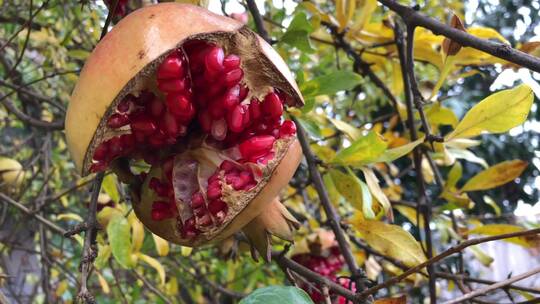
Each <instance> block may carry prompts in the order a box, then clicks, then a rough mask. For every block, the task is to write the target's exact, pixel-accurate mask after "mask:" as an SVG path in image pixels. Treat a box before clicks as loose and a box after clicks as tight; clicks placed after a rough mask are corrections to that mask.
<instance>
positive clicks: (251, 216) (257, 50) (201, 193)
mask: <svg viewBox="0 0 540 304" xmlns="http://www.w3.org/2000/svg"><path fill="white" fill-rule="evenodd" d="M141 31H142V32H141ZM195 31H199V32H195ZM133 35H135V36H133ZM139 48H140V50H139ZM130 58H135V61H134V62H133V63H130V62H129V59H130ZM141 61H142V62H141ZM136 67H140V70H137V69H136ZM99 84H101V85H102V86H103V88H100V86H99ZM103 90H105V91H103ZM302 103H303V101H302V97H301V96H300V94H299V93H298V89H297V87H296V84H295V83H294V81H293V80H292V76H291V75H290V72H289V71H288V69H287V68H286V66H285V64H284V62H283V61H282V59H281V58H279V57H278V56H277V54H276V53H275V51H273V50H272V49H271V48H270V47H269V46H268V45H267V44H266V43H265V42H264V41H262V40H261V39H260V38H259V37H258V36H256V34H254V33H253V32H251V31H250V30H249V29H247V28H245V27H242V24H240V23H238V22H236V21H234V20H232V19H229V18H225V17H221V16H217V15H214V14H212V13H210V12H208V11H206V10H204V9H202V8H199V7H195V6H191V5H182V4H160V5H155V6H150V7H147V8H144V9H141V10H138V11H136V12H134V13H133V14H130V15H128V16H127V17H125V18H124V19H123V20H122V21H121V22H120V23H119V24H117V25H116V26H115V28H114V29H113V30H112V31H111V32H110V33H109V34H108V35H107V36H106V37H105V38H104V39H103V41H102V42H100V43H99V44H98V46H97V47H96V49H95V50H94V52H93V53H92V55H91V56H90V58H89V59H88V61H87V63H86V65H85V68H84V69H83V71H82V73H81V78H80V80H79V83H78V84H77V87H76V89H75V91H74V93H73V97H72V101H71V103H70V107H69V109H68V117H67V119H66V131H67V132H66V133H67V137H68V144H69V146H70V150H71V152H72V154H73V155H74V159H75V161H76V164H77V165H78V166H79V167H80V168H81V171H82V173H83V174H86V173H88V172H98V171H104V170H106V169H112V170H113V171H114V172H116V173H117V174H118V176H119V178H120V180H122V181H123V182H126V183H128V184H129V185H130V189H131V190H132V193H133V196H134V202H133V208H134V210H135V213H136V214H137V216H138V217H139V218H140V219H141V221H142V222H143V223H144V224H145V225H146V226H147V227H148V228H149V229H150V230H152V231H153V232H154V233H156V234H157V235H159V236H161V237H163V238H165V239H167V240H169V241H172V242H176V243H179V244H184V245H190V246H197V245H202V244H204V243H207V242H210V241H218V240H222V239H224V238H226V237H228V236H230V235H231V234H233V233H235V232H236V231H238V230H240V229H244V232H245V234H246V236H247V237H248V238H249V239H250V240H251V241H252V243H253V245H254V246H255V247H256V248H257V249H258V250H259V252H260V253H261V254H262V255H263V257H264V258H265V259H269V257H270V234H274V235H277V236H279V237H281V238H283V239H286V240H292V232H293V230H294V228H295V227H296V226H297V225H298V223H297V222H296V220H295V219H294V217H293V216H292V215H291V214H290V213H289V212H288V211H287V209H286V208H284V207H283V206H282V205H281V203H280V202H279V201H277V199H276V197H277V195H278V194H279V191H280V189H281V188H282V187H284V186H285V185H286V184H287V182H288V181H289V179H290V178H291V176H292V174H293V173H294V171H295V169H296V167H297V166H298V163H299V161H300V156H301V153H300V148H299V144H298V142H297V140H296V126H295V124H294V122H293V121H291V120H284V119H283V112H284V106H287V105H302ZM85 111H86V113H85ZM88 112H89V113H88ZM94 116H96V117H94ZM81 128H83V129H81Z"/></svg>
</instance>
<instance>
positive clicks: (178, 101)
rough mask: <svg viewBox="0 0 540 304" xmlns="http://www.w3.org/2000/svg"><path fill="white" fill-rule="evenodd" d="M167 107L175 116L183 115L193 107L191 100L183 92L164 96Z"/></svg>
mask: <svg viewBox="0 0 540 304" xmlns="http://www.w3.org/2000/svg"><path fill="white" fill-rule="evenodd" d="M166 102H167V109H169V112H171V113H172V114H173V115H174V116H175V117H179V116H183V115H185V114H186V113H187V112H189V111H190V108H192V107H193V105H192V104H191V101H190V100H189V99H188V98H187V97H186V96H185V95H184V94H169V95H167V98H166Z"/></svg>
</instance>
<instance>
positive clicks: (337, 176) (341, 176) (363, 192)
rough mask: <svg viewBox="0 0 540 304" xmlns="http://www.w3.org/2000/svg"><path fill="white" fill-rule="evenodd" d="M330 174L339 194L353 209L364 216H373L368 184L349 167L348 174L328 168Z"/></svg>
mask: <svg viewBox="0 0 540 304" xmlns="http://www.w3.org/2000/svg"><path fill="white" fill-rule="evenodd" d="M330 176H331V177H332V181H333V182H334V185H335V186H336V188H337V190H338V192H339V194H341V195H342V196H343V197H344V198H345V199H346V200H347V201H348V202H349V203H350V204H351V205H352V206H353V207H354V208H355V209H357V210H360V211H362V213H363V214H364V217H365V218H370V219H371V218H375V213H374V212H373V210H372V199H371V194H370V193H369V188H368V186H367V185H366V184H365V183H364V182H363V181H361V180H360V179H359V178H358V177H357V176H356V175H355V174H354V173H353V172H352V171H351V170H350V169H348V174H346V173H343V172H341V171H339V170H336V169H332V170H330Z"/></svg>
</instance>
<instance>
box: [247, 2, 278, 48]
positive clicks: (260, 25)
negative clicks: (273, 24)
mask: <svg viewBox="0 0 540 304" xmlns="http://www.w3.org/2000/svg"><path fill="white" fill-rule="evenodd" d="M246 2H247V6H248V9H249V12H250V13H251V15H252V16H253V21H254V22H255V27H256V28H257V32H258V33H259V35H260V36H261V37H262V38H263V39H264V40H265V41H266V42H268V43H271V42H272V40H271V39H270V36H269V35H268V32H267V31H266V28H265V27H264V21H263V18H262V17H261V13H260V12H259V8H258V7H257V4H256V3H255V1H254V0H246Z"/></svg>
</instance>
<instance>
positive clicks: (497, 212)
mask: <svg viewBox="0 0 540 304" xmlns="http://www.w3.org/2000/svg"><path fill="white" fill-rule="evenodd" d="M482 198H483V199H484V203H486V204H487V205H489V206H490V207H491V208H492V209H493V211H494V212H495V215H496V216H501V208H500V207H499V205H497V203H496V202H495V201H494V200H493V199H492V198H491V197H489V196H487V195H484V196H483V197H482Z"/></svg>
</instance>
